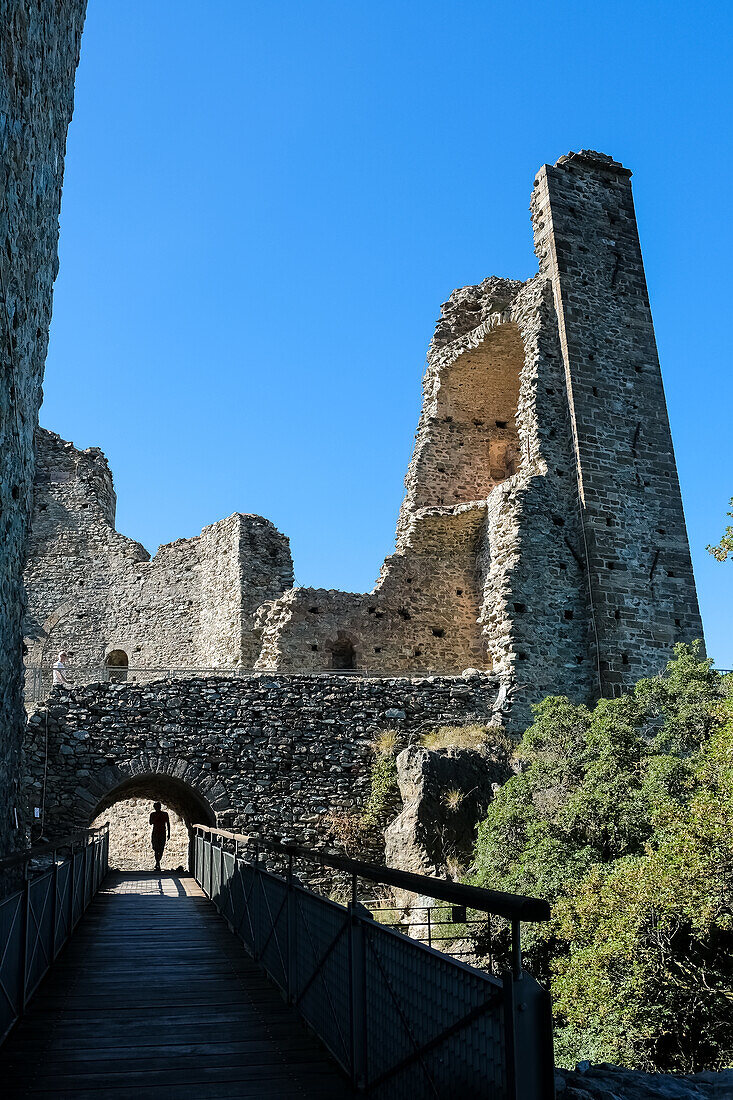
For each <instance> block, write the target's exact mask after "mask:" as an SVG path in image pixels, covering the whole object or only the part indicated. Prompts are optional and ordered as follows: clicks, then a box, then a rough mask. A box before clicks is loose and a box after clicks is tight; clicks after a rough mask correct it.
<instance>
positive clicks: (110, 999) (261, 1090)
mask: <svg viewBox="0 0 733 1100" xmlns="http://www.w3.org/2000/svg"><path fill="white" fill-rule="evenodd" d="M0 1093H1V1094H2V1096H3V1097H4V1098H5V1100H11V1098H16V1097H33V1098H34V1100H46V1098H48V1097H52V1096H54V1097H61V1098H64V1097H65V1098H67V1100H71V1098H72V1097H73V1098H74V1100H101V1098H103V1097H104V1098H111V1100H126V1098H127V1097H128V1096H134V1097H135V1098H136V1100H153V1098H155V1100H188V1098H189V1097H191V1098H192V1097H196V1098H197V1100H215V1098H224V1097H226V1098H228V1100H235V1098H242V1100H245V1098H246V1100H251V1098H253V1097H258V1098H263V1097H264V1098H266V1100H281V1098H282V1100H286V1098H287V1100H290V1098H291V1097H292V1098H296V1097H306V1098H312V1100H316V1098H318V1100H336V1098H341V1097H349V1096H351V1095H352V1093H351V1091H350V1089H349V1087H348V1084H347V1083H346V1081H345V1079H343V1078H342V1077H341V1075H340V1073H339V1072H338V1070H337V1069H336V1068H335V1066H334V1064H333V1063H332V1062H331V1061H330V1059H328V1057H327V1055H326V1054H325V1053H324V1052H323V1050H322V1048H321V1047H320V1046H319V1044H318V1043H317V1042H316V1040H315V1039H313V1038H312V1037H311V1036H309V1035H308V1034H307V1033H306V1031H305V1029H304V1028H303V1026H302V1025H301V1023H300V1021H299V1019H298V1017H297V1015H296V1013H295V1012H294V1011H293V1010H292V1009H290V1008H289V1007H288V1006H287V1005H285V1004H284V1002H283V1000H282V998H281V997H280V995H279V993H278V992H277V990H275V989H274V987H273V986H272V985H270V984H269V983H268V981H267V979H266V978H265V977H264V975H263V974H262V971H261V970H260V969H259V968H258V967H257V966H256V965H255V964H254V963H253V962H252V961H251V960H250V959H249V958H248V956H247V955H246V953H245V951H244V949H243V948H242V947H241V945H240V944H239V942H238V941H237V940H236V939H235V937H234V936H232V935H231V933H230V932H229V930H228V929H227V927H226V925H225V923H224V922H223V920H222V919H221V917H219V915H218V914H217V912H216V910H215V909H214V907H213V905H212V904H211V903H210V902H209V901H208V900H207V899H206V898H205V897H204V895H203V893H202V892H201V890H200V889H199V887H198V886H197V884H196V882H195V881H194V879H193V878H191V877H189V876H187V875H174V874H167V873H163V874H162V875H157V874H152V873H138V874H128V875H119V874H115V875H110V877H109V878H108V879H107V881H106V883H105V884H104V886H103V888H102V890H101V891H100V893H99V894H98V896H97V897H96V898H95V899H94V901H93V902H92V904H91V905H90V907H89V910H88V912H87V915H86V916H85V918H84V919H83V921H82V923H81V924H80V925H79V928H78V929H77V931H76V932H75V933H74V935H73V937H72V939H71V942H70V944H69V946H68V947H67V948H66V950H65V951H64V952H63V954H62V955H61V956H60V958H59V959H58V961H57V962H56V964H55V965H54V966H53V967H52V969H51V972H50V974H49V976H48V978H47V979H46V981H45V982H44V983H43V985H42V986H41V989H40V990H39V992H38V993H37V994H36V996H35V998H34V999H33V1001H32V1002H31V1005H30V1007H29V1010H28V1012H27V1014H26V1016H25V1017H24V1018H23V1020H22V1021H21V1022H20V1024H19V1025H18V1026H17V1027H16V1029H15V1031H14V1032H13V1033H12V1034H11V1036H10V1038H9V1039H8V1042H7V1043H6V1044H5V1046H4V1047H3V1048H2V1049H0Z"/></svg>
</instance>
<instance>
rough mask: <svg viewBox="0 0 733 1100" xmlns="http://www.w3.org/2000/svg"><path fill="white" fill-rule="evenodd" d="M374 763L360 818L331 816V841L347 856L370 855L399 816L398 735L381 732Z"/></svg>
mask: <svg viewBox="0 0 733 1100" xmlns="http://www.w3.org/2000/svg"><path fill="white" fill-rule="evenodd" d="M372 748H373V750H374V760H373V762H372V766H371V773H370V788H369V797H368V799H367V802H366V806H365V807H364V811H363V813H361V814H331V816H330V819H329V833H330V837H331V839H332V840H333V841H334V842H335V843H337V844H338V845H339V847H341V848H342V849H343V850H344V851H345V852H346V854H347V855H361V856H364V854H365V851H366V854H367V855H368V854H369V852H368V849H369V847H374V846H375V845H376V846H379V845H380V843H381V839H382V838H381V832H382V830H384V828H385V827H386V825H387V823H388V821H389V818H390V817H391V816H392V815H393V814H395V813H396V812H397V804H398V801H399V787H398V785H397V764H396V762H395V750H396V748H397V733H396V732H395V731H394V730H382V731H381V733H379V734H377V737H376V738H375V740H374V743H373V745H372Z"/></svg>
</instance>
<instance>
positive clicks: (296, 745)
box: [25, 674, 497, 844]
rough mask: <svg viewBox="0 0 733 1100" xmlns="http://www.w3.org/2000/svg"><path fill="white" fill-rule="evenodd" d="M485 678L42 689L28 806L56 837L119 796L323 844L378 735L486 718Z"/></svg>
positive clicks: (356, 804)
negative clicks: (45, 694)
mask: <svg viewBox="0 0 733 1100" xmlns="http://www.w3.org/2000/svg"><path fill="white" fill-rule="evenodd" d="M496 697H497V683H496V681H495V680H494V679H492V678H491V677H488V676H482V675H478V674H476V675H473V676H471V677H468V678H465V679H453V678H446V677H430V678H424V679H423V678H412V679H408V678H403V679H386V678H384V679H361V678H359V679H355V678H349V677H339V676H318V677H315V676H277V677H273V676H265V675H251V676H248V677H246V678H242V679H240V678H237V679H227V678H221V679H217V678H213V677H212V678H207V679H205V680H179V681H167V682H158V683H155V684H150V685H147V686H145V687H142V686H139V685H135V684H108V683H104V684H92V685H87V686H85V687H81V688H75V689H74V690H73V691H71V692H65V691H62V690H56V691H54V693H53V695H52V696H51V698H50V699H49V701H48V704H47V705H46V706H44V707H42V708H40V709H39V710H38V711H37V712H36V713H35V714H34V715H32V717H31V718H30V721H29V725H28V734H27V739H26V753H25V756H26V766H27V777H26V791H27V798H28V803H29V806H39V807H43V812H44V817H43V828H44V831H45V833H46V834H47V835H48V836H54V835H56V836H58V835H60V834H62V833H64V832H65V831H68V830H69V829H72V828H76V827H80V826H86V825H87V824H88V822H89V821H90V820H91V819H92V818H93V817H96V816H97V815H98V814H101V813H102V811H103V810H104V809H105V808H106V807H107V806H110V805H112V804H113V803H114V802H115V801H117V800H124V799H127V798H132V797H143V798H160V800H161V801H163V802H165V803H166V804H167V805H172V806H173V808H174V809H175V810H176V812H177V813H179V815H180V816H181V817H182V818H183V819H184V820H185V821H186V822H187V824H191V823H194V822H196V821H202V820H203V823H204V824H213V823H214V822H216V823H217V824H218V825H219V826H220V827H223V828H234V829H236V830H238V831H242V832H246V833H248V832H250V831H253V830H261V831H262V832H263V833H265V834H267V835H270V836H272V835H284V834H287V835H288V836H290V837H294V838H296V839H298V840H300V841H302V842H304V843H308V844H323V843H325V842H326V838H327V836H328V834H329V831H330V827H331V826H330V822H331V818H332V816H333V815H338V814H344V813H350V812H354V811H358V810H360V809H361V808H363V806H364V803H365V800H366V798H367V796H368V793H369V788H370V769H371V763H372V760H373V749H372V745H373V742H374V739H375V737H376V735H377V733H378V732H379V731H380V730H384V729H396V730H397V741H398V747H403V746H405V745H407V744H408V743H409V742H410V740H411V739H414V738H415V737H417V736H418V735H419V732H420V730H423V729H425V728H426V726H427V727H433V728H434V727H435V726H440V725H468V724H471V723H473V722H492V721H493V720H494V717H493V712H492V708H493V706H494V704H495V702H496Z"/></svg>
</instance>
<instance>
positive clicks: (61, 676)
mask: <svg viewBox="0 0 733 1100" xmlns="http://www.w3.org/2000/svg"><path fill="white" fill-rule="evenodd" d="M68 656H69V655H68V653H59V659H58V661H57V662H56V664H55V665H54V666H53V684H54V687H56V686H57V685H58V686H59V687H65V688H70V687H71V686H72V685H71V680H68V679H67V678H66V660H67V658H68Z"/></svg>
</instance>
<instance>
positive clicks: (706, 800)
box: [473, 646, 733, 1070]
mask: <svg viewBox="0 0 733 1100" xmlns="http://www.w3.org/2000/svg"><path fill="white" fill-rule="evenodd" d="M710 666H711V662H710V661H708V660H702V659H701V658H700V656H699V648H698V647H685V646H678V647H676V649H675V657H674V660H672V661H671V662H670V664H669V665H668V668H667V670H666V673H665V674H664V675H663V676H659V677H655V678H653V679H648V680H642V681H640V682H639V683H638V684H637V685H636V687H635V689H634V690H633V692H630V693H629V694H628V695H626V696H624V697H622V698H620V699H614V700H602V701H601V702H599V703H598V704H597V705H596V706H595V707H594V708H593V709H592V710H589V709H588V708H586V707H582V706H577V705H575V704H572V703H570V702H569V701H568V700H567V699H565V698H562V697H556V698H550V699H546V700H544V702H543V703H541V704H540V705H539V706H538V707H537V708H536V711H535V721H534V724H533V725H532V726H531V727H530V729H529V730H527V733H526V734H525V736H524V738H523V740H522V743H521V745H520V746H519V749H518V751H517V758H518V764H519V766H520V771H519V774H518V775H516V776H515V777H514V778H513V779H511V780H510V781H509V783H507V784H506V785H505V786H504V787H503V788H502V789H501V791H499V793H498V795H497V797H496V799H495V801H494V802H493V804H492V806H491V807H490V810H489V814H488V816H487V818H486V820H485V821H484V822H483V823H482V825H481V826H480V829H479V834H478V841H477V846H476V853H475V877H474V880H473V881H477V882H479V883H481V884H483V885H486V886H491V887H494V888H498V889H506V890H515V891H519V892H522V893H535V894H539V895H541V896H544V897H547V898H548V899H549V900H550V901H551V902H552V903H553V916H552V920H551V921H550V922H549V923H548V924H547V925H537V926H534V927H531V928H528V929H527V934H525V947H526V951H527V955H528V963H529V965H530V966H531V967H532V968H533V969H534V970H535V972H536V973H537V976H538V977H539V978H540V979H541V980H544V981H545V982H550V984H551V988H552V992H553V998H554V1003H555V1011H556V1040H557V1051H558V1058H559V1060H560V1061H562V1062H565V1063H568V1064H570V1063H572V1062H574V1061H576V1060H579V1059H582V1058H590V1059H592V1060H595V1061H599V1060H600V1061H613V1062H617V1063H620V1064H624V1065H628V1066H635V1067H637V1068H645V1069H653V1068H659V1069H664V1070H672V1069H676V1070H690V1069H698V1068H704V1067H710V1066H717V1065H721V1064H727V1063H728V1062H729V1061H730V1060H731V1059H732V1058H733V1027H732V1025H733V982H732V976H733V962H731V960H732V959H733V954H732V953H731V945H732V940H731V937H732V935H733V926H732V924H731V912H732V911H733V875H732V874H731V872H732V871H733V709H732V707H731V701H730V699H729V697H728V691H727V687H728V681H729V680H730V677H729V678H727V679H726V678H725V677H723V676H721V675H719V674H718V673H715V672H714V671H713V670H712V669H711V667H710Z"/></svg>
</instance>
